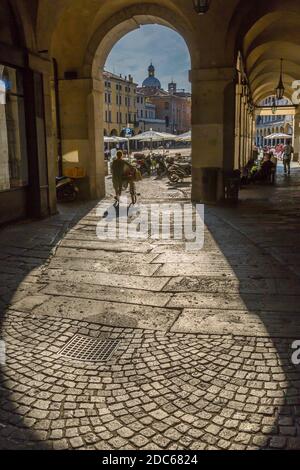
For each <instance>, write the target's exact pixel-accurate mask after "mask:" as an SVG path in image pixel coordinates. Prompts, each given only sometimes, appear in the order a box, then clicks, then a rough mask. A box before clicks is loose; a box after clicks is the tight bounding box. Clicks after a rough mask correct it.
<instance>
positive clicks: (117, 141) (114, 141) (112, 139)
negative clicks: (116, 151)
mask: <svg viewBox="0 0 300 470" xmlns="http://www.w3.org/2000/svg"><path fill="white" fill-rule="evenodd" d="M121 142H127V145H128V156H129V155H130V144H129V139H127V137H118V136H110V137H108V136H104V143H105V144H120V143H121ZM108 148H109V147H108Z"/></svg>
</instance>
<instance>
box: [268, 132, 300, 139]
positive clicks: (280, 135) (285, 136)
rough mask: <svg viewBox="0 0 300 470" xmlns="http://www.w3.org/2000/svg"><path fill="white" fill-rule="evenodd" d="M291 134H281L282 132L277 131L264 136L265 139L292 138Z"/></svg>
mask: <svg viewBox="0 0 300 470" xmlns="http://www.w3.org/2000/svg"><path fill="white" fill-rule="evenodd" d="M292 138H293V136H292V135H290V134H282V133H277V134H270V135H267V136H266V137H264V139H265V140H273V139H292Z"/></svg>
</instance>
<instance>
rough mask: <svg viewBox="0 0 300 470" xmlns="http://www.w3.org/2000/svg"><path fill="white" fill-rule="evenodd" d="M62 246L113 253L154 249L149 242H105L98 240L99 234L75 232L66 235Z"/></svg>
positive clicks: (140, 251) (145, 251) (146, 251)
mask: <svg viewBox="0 0 300 470" xmlns="http://www.w3.org/2000/svg"><path fill="white" fill-rule="evenodd" d="M60 246H62V247H67V248H76V249H79V248H83V249H86V250H88V249H91V250H101V251H109V252H112V253H122V252H127V253H149V252H150V250H151V249H152V245H151V244H148V243H142V244H134V243H124V242H120V241H116V242H103V241H99V240H97V236H96V235H93V236H91V237H90V239H89V237H87V236H84V237H83V236H82V235H77V236H76V235H74V234H73V233H72V234H71V235H69V236H66V237H65V238H64V240H63V241H62V242H61V244H60Z"/></svg>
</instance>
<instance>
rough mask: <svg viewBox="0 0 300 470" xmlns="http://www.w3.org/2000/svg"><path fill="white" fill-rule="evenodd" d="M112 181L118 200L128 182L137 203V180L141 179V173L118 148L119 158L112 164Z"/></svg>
mask: <svg viewBox="0 0 300 470" xmlns="http://www.w3.org/2000/svg"><path fill="white" fill-rule="evenodd" d="M111 172H112V181H113V186H114V189H115V192H116V196H115V199H116V201H117V202H119V201H120V197H121V194H122V190H123V188H124V189H126V188H127V186H128V184H129V185H130V194H131V197H132V202H133V204H135V200H136V192H135V181H139V180H140V179H141V178H140V174H139V172H138V171H137V170H136V168H134V167H133V166H132V165H130V164H129V163H128V162H126V161H125V160H123V152H122V150H118V152H117V158H116V160H114V161H113V163H112V166H111Z"/></svg>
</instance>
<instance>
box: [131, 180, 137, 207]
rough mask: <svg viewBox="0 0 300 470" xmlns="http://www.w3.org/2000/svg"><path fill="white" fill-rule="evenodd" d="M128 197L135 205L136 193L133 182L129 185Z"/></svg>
mask: <svg viewBox="0 0 300 470" xmlns="http://www.w3.org/2000/svg"><path fill="white" fill-rule="evenodd" d="M130 197H131V203H132V205H135V204H136V202H137V194H136V187H135V184H134V183H131V185H130Z"/></svg>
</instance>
